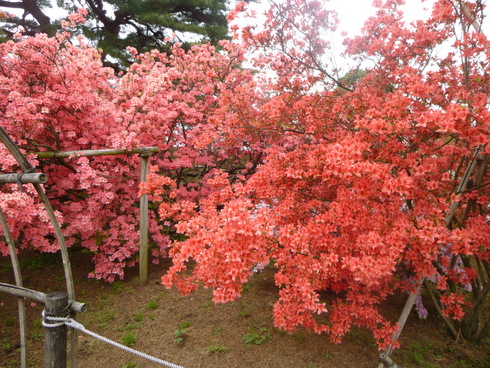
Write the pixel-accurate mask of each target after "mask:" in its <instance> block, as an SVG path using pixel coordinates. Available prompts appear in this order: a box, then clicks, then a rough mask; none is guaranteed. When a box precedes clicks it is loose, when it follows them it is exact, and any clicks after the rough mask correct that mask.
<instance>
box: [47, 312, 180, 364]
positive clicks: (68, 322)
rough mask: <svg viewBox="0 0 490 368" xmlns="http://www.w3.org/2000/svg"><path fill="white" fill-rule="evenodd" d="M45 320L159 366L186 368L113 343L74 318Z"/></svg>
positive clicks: (50, 318) (48, 318)
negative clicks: (77, 331) (59, 323)
mask: <svg viewBox="0 0 490 368" xmlns="http://www.w3.org/2000/svg"><path fill="white" fill-rule="evenodd" d="M44 319H45V320H48V321H54V322H62V323H64V324H65V325H67V326H69V327H71V328H74V329H77V330H79V331H82V332H84V333H86V334H87V335H90V336H92V337H95V338H96V339H99V340H102V341H104V342H106V343H108V344H110V345H113V346H115V347H118V348H120V349H123V350H125V351H127V352H130V353H133V354H135V355H138V356H140V357H142V358H145V359H148V360H151V361H152V362H154V363H158V364H161V365H165V366H167V367H170V368H184V367H182V366H180V365H177V364H173V363H170V362H166V361H165V360H162V359H159V358H155V357H154V356H151V355H148V354H146V353H142V352H140V351H138V350H135V349H132V348H129V347H127V346H125V345H123V344H120V343H118V342H115V341H112V340H110V339H108V338H107V337H104V336H101V335H99V334H96V333H95V332H92V331H90V330H87V329H86V328H85V326H84V325H82V324H81V323H79V322H77V321H75V320H74V319H72V318H62V317H52V316H44ZM57 325H58V323H55V324H47V323H46V324H45V323H44V322H43V326H45V327H48V328H49V327H56V326H57Z"/></svg>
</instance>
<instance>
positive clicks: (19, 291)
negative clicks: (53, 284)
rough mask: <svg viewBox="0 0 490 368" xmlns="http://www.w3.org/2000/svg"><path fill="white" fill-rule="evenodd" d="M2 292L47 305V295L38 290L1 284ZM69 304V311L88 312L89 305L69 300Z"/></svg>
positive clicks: (0, 289)
mask: <svg viewBox="0 0 490 368" xmlns="http://www.w3.org/2000/svg"><path fill="white" fill-rule="evenodd" d="M0 291H1V292H2V293H6V294H11V295H15V296H18V297H21V298H28V299H32V300H35V301H36V302H39V303H43V304H45V303H46V294H45V293H42V292H40V291H36V290H31V289H27V288H25V287H21V286H17V285H11V284H6V283H4V282H0ZM69 303H70V306H69V309H70V310H72V311H74V312H86V311H87V304H85V303H80V302H77V301H74V300H69Z"/></svg>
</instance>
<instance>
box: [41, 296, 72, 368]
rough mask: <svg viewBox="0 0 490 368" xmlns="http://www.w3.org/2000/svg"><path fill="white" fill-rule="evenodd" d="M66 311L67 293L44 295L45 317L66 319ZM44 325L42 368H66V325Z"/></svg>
mask: <svg viewBox="0 0 490 368" xmlns="http://www.w3.org/2000/svg"><path fill="white" fill-rule="evenodd" d="M68 310H69V309H68V294H67V293H65V292H61V291H57V292H54V293H50V294H48V295H46V305H45V309H44V312H45V315H46V316H49V317H61V318H66V316H67V313H68ZM44 325H45V329H44V331H45V337H44V368H66V342H67V328H66V325H65V324H64V323H58V322H52V321H48V320H46V321H45V322H44ZM50 325H52V327H51V326H50Z"/></svg>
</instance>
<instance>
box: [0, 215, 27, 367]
mask: <svg viewBox="0 0 490 368" xmlns="http://www.w3.org/2000/svg"><path fill="white" fill-rule="evenodd" d="M0 223H1V224H2V228H3V233H4V234H5V241H6V242H7V244H8V247H9V253H10V259H11V262H12V268H13V270H14V277H15V284H16V285H17V286H18V287H22V276H21V273H20V266H19V260H18V258H17V250H16V249H15V243H14V239H13V238H12V234H11V233H10V230H9V227H8V224H7V219H6V218H5V215H4V214H3V211H2V207H0ZM17 302H18V308H19V326H20V366H21V368H26V367H27V348H26V342H27V326H26V308H25V301H24V298H23V297H21V296H18V299H17Z"/></svg>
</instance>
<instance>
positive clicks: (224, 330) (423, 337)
mask: <svg viewBox="0 0 490 368" xmlns="http://www.w3.org/2000/svg"><path fill="white" fill-rule="evenodd" d="M72 253H73V254H72V256H71V257H72V259H71V262H72V265H73V274H74V279H75V288H76V294H77V301H80V302H85V303H87V304H88V311H87V312H85V313H79V314H78V315H77V320H78V321H79V322H80V323H82V324H83V325H84V326H85V327H86V328H87V329H89V330H91V331H94V332H96V333H98V334H101V335H103V336H105V337H107V338H110V339H113V340H115V341H118V342H123V341H125V342H126V343H129V342H133V344H132V345H131V347H133V348H135V349H137V350H139V351H142V352H145V353H148V354H150V355H153V356H156V357H158V358H160V359H163V360H166V361H169V362H172V363H174V364H179V365H182V366H183V367H186V368H197V367H230V368H234V367H236V368H242V367H243V368H249V367H250V368H254V367H257V368H258V367H260V368H267V367H270V368H275V367H294V368H296V367H305V368H314V367H317V368H320V367H358V368H363V367H366V368H367V367H370V368H374V367H376V366H377V364H378V363H377V361H378V352H377V349H376V347H375V345H374V340H373V338H372V336H371V335H370V334H369V333H368V332H367V331H364V330H353V331H351V332H350V333H349V334H348V335H347V336H346V337H345V339H344V342H343V343H342V344H340V345H334V344H332V343H330V342H328V339H327V337H326V336H319V335H315V334H313V333H311V332H308V331H304V330H300V331H297V332H295V333H293V334H286V333H283V332H281V331H279V330H277V329H276V328H274V326H273V321H272V306H273V304H274V302H275V300H276V299H277V288H276V286H275V285H274V281H273V273H272V271H271V270H265V271H263V272H261V273H259V274H256V275H255V276H254V277H253V278H252V280H251V281H250V284H249V285H248V286H247V288H246V291H245V292H244V293H243V296H242V298H241V299H239V300H237V301H235V302H233V303H229V304H225V305H215V304H214V303H213V302H212V301H211V292H210V291H209V290H199V291H198V292H196V293H194V294H192V295H191V296H187V297H183V296H180V295H179V294H178V293H177V292H176V291H175V290H166V289H165V288H164V287H163V286H161V285H160V284H159V280H160V277H161V275H162V274H163V273H164V271H165V268H166V267H168V265H169V263H168V262H164V263H163V264H161V265H159V266H155V265H152V266H151V268H150V283H149V285H148V286H144V287H143V286H140V285H139V282H138V279H137V277H136V275H137V270H129V271H128V273H127V277H126V278H127V280H126V281H120V282H116V283H113V284H107V283H104V282H102V281H96V280H92V279H88V278H87V274H88V273H89V272H90V270H91V268H92V265H91V262H90V255H88V254H85V253H84V252H82V251H76V252H72ZM19 258H20V259H21V260H22V261H21V263H22V266H23V267H22V268H23V271H22V273H23V282H24V286H25V287H28V288H31V289H34V290H38V291H42V292H45V293H49V292H53V291H60V290H61V291H63V290H65V289H66V287H65V286H64V277H63V270H62V266H61V262H60V260H59V256H58V255H51V254H48V255H39V254H33V253H30V252H22V253H21V254H20V255H19ZM0 282H8V283H12V284H13V283H14V281H13V272H12V268H11V266H10V259H9V258H8V257H0ZM405 299H406V296H399V297H396V298H393V299H392V300H390V301H389V302H387V303H386V304H385V305H384V306H383V309H384V310H385V313H386V315H387V316H388V317H389V318H390V319H391V320H393V321H396V320H397V319H398V316H399V314H400V312H401V310H402V308H403V304H404V302H405ZM42 308H43V306H42V305H39V303H38V304H37V305H32V306H31V305H30V301H27V318H28V323H27V328H28V340H29V341H28V360H29V367H42V366H43V358H42V354H43V353H42V351H43V328H42V326H41V318H40V316H41V311H42ZM247 338H248V340H249V345H247V344H246V341H245V340H246V339H247ZM77 340H78V354H77V357H78V362H79V364H78V366H79V367H83V368H85V367H89V368H90V367H105V368H112V367H114V368H122V367H126V368H129V367H156V366H159V365H157V364H156V363H152V362H150V361H147V360H145V359H142V358H139V357H136V356H134V355H132V354H130V353H127V352H124V351H122V350H119V349H117V348H115V347H112V346H110V345H107V344H106V343H104V342H102V341H100V340H97V339H95V338H93V337H91V336H88V335H86V334H83V333H79V334H78V337H77ZM19 341H20V339H19V327H18V317H17V302H16V298H15V297H12V296H11V295H7V294H2V293H0V368H7V367H18V366H20V363H19V361H20V352H19V346H20V343H19ZM400 342H401V349H400V350H398V351H396V352H395V353H394V354H393V355H392V357H393V359H394V360H395V362H396V363H397V364H398V365H401V366H404V367H426V368H429V367H448V368H451V367H454V368H457V367H459V368H463V367H468V368H483V367H490V342H486V343H483V344H480V345H471V344H468V343H465V342H462V341H459V342H455V341H454V340H452V339H451V338H450V337H449V336H448V334H447V332H446V331H445V329H444V327H443V325H442V323H441V321H440V319H439V318H438V317H436V316H435V313H430V314H429V318H428V319H427V320H419V319H418V318H417V316H416V314H415V313H412V315H411V316H410V318H409V320H408V323H407V326H406V327H405V329H404V331H403V333H402V335H401V339H400Z"/></svg>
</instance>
